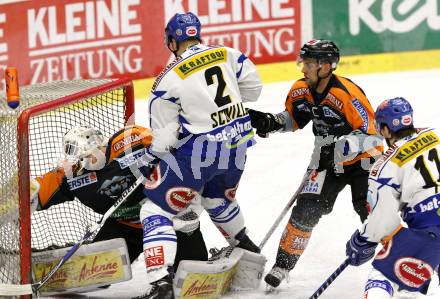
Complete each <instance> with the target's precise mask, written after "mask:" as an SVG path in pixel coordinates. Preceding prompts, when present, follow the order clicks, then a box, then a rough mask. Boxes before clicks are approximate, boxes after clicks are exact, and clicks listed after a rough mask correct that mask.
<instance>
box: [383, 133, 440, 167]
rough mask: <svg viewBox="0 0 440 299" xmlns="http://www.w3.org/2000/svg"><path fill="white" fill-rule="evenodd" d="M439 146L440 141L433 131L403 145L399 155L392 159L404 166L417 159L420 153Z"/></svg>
mask: <svg viewBox="0 0 440 299" xmlns="http://www.w3.org/2000/svg"><path fill="white" fill-rule="evenodd" d="M438 144H440V140H439V138H438V137H437V135H436V134H435V133H434V132H433V131H428V132H425V133H423V134H421V135H420V136H418V137H417V138H416V139H413V140H409V141H408V142H406V143H405V144H404V145H402V146H401V147H400V148H399V150H398V151H397V153H396V154H395V155H394V156H393V157H392V158H391V161H393V162H394V163H396V164H397V165H399V166H402V165H404V164H405V163H407V162H408V161H411V160H412V159H413V158H415V157H417V156H418V155H419V154H420V153H422V152H424V151H426V150H429V149H431V148H433V147H434V146H436V145H438Z"/></svg>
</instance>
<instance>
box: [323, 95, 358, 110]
mask: <svg viewBox="0 0 440 299" xmlns="http://www.w3.org/2000/svg"><path fill="white" fill-rule="evenodd" d="M325 100H329V101H330V102H331V103H332V104H333V105H335V106H336V107H337V108H338V109H339V110H341V111H342V107H344V104H343V103H342V102H341V101H340V100H338V98H336V97H335V96H334V95H332V94H331V93H328V94H327V95H326V96H325ZM359 104H360V103H359ZM362 108H363V107H362Z"/></svg>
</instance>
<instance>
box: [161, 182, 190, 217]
mask: <svg viewBox="0 0 440 299" xmlns="http://www.w3.org/2000/svg"><path fill="white" fill-rule="evenodd" d="M194 197H196V192H195V191H194V190H192V189H191V188H185V187H176V188H171V189H170V190H168V192H167V194H166V195H165V198H166V201H167V203H168V206H169V207H170V208H171V209H173V210H175V211H177V212H179V211H181V210H183V209H184V208H186V206H187V205H188V204H189V202H190V201H191V200H193V199H194Z"/></svg>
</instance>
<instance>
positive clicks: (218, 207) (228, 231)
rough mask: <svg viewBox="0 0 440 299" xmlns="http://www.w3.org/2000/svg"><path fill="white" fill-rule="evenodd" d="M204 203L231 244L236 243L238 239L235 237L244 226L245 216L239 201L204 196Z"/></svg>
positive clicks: (210, 215)
mask: <svg viewBox="0 0 440 299" xmlns="http://www.w3.org/2000/svg"><path fill="white" fill-rule="evenodd" d="M202 204H203V206H204V208H205V209H206V211H207V212H208V214H209V217H210V218H211V220H212V222H214V224H215V225H216V226H217V228H218V229H219V230H220V232H221V233H222V234H223V236H225V238H226V240H227V241H228V242H229V244H231V245H236V244H237V240H235V238H234V237H235V236H236V235H237V234H238V233H239V232H240V231H241V230H242V229H243V228H244V217H243V214H242V213H241V210H240V206H239V205H238V203H237V201H229V200H227V199H224V198H204V200H202Z"/></svg>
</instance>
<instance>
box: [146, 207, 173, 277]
mask: <svg viewBox="0 0 440 299" xmlns="http://www.w3.org/2000/svg"><path fill="white" fill-rule="evenodd" d="M172 216H173V215H172V214H171V213H168V212H166V211H164V210H162V209H161V208H160V207H159V206H157V205H156V204H154V203H153V202H151V201H147V202H146V203H144V204H143V205H142V208H141V212H140V218H141V221H142V228H143V247H144V257H145V264H146V266H147V272H151V271H153V270H155V271H153V272H151V273H152V275H154V278H155V279H156V278H157V279H160V278H161V277H163V276H165V275H166V274H167V267H168V266H171V265H172V264H173V263H174V258H175V256H176V248H177V237H176V232H175V231H174V228H173V221H172ZM157 279H156V280H157ZM152 281H154V280H152Z"/></svg>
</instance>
